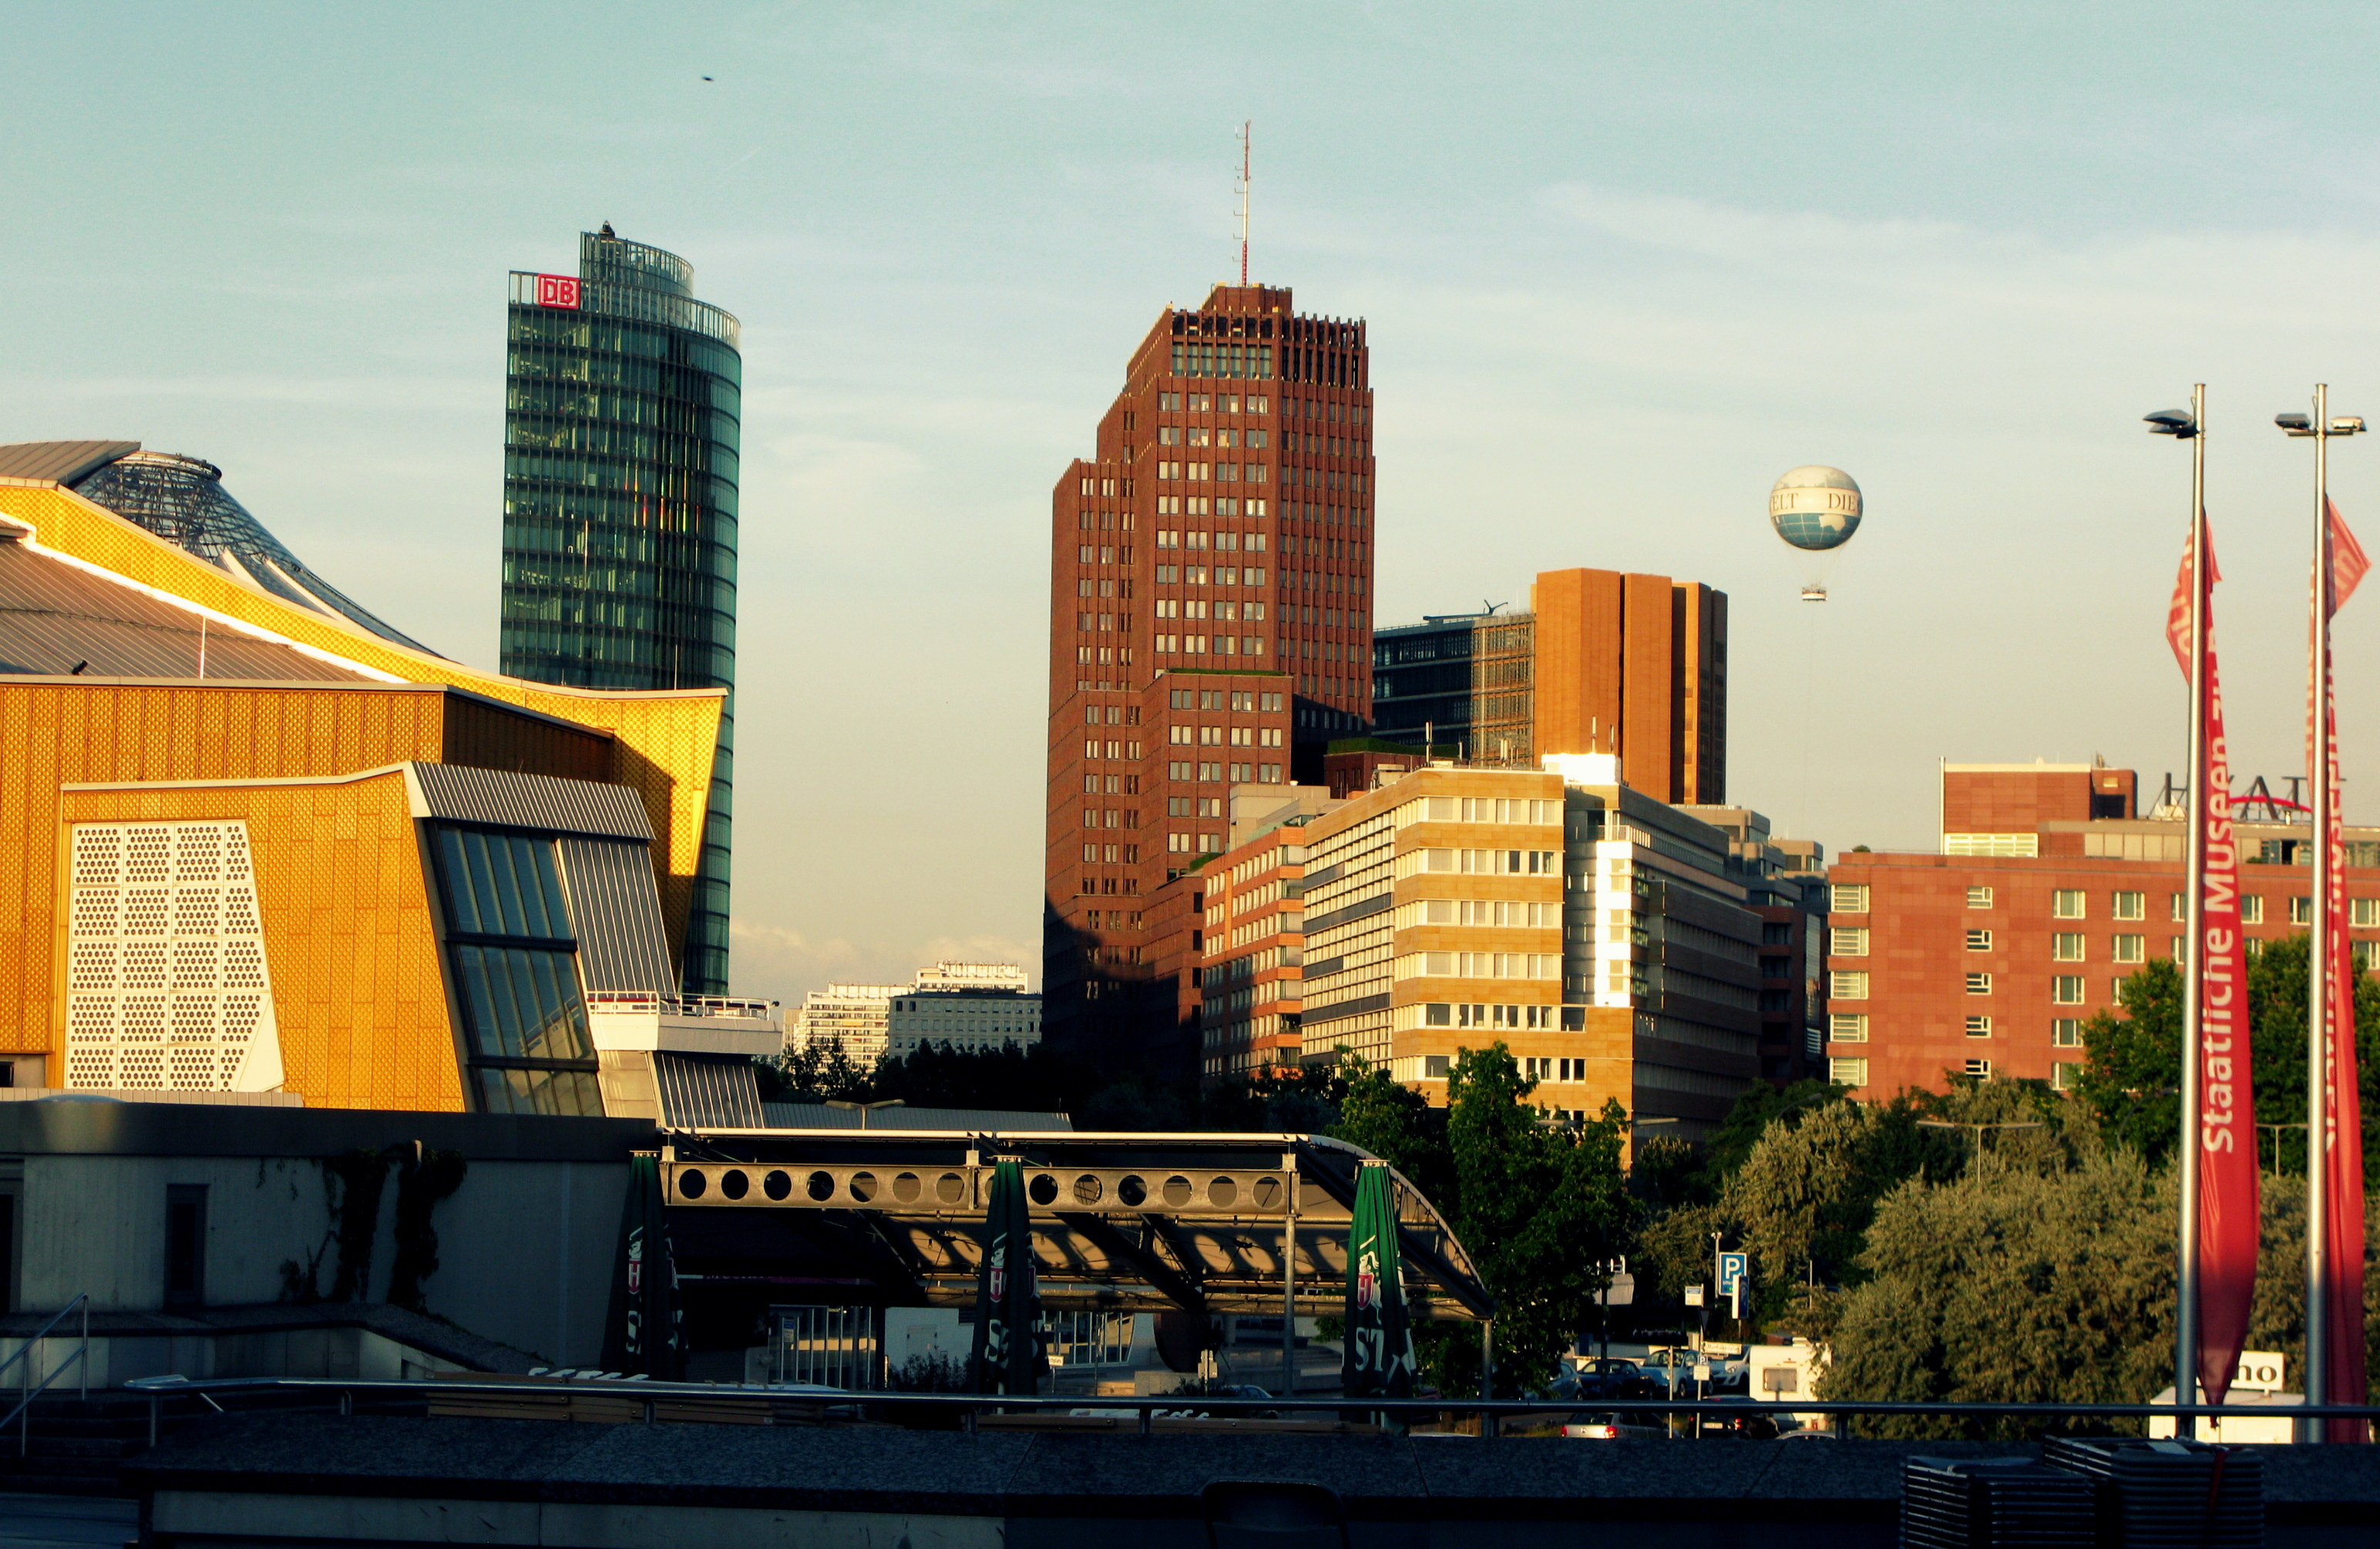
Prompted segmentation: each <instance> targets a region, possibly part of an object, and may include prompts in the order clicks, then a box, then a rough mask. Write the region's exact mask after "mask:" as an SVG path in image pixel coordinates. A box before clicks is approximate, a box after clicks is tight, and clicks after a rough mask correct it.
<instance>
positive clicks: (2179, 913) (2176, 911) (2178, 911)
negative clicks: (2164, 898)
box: [2168, 893, 2190, 925]
mask: <svg viewBox="0 0 2380 1549" xmlns="http://www.w3.org/2000/svg"><path fill="white" fill-rule="evenodd" d="M2168 897H2170V898H2171V899H2172V900H2173V922H2174V924H2176V925H2180V923H2181V922H2182V921H2184V920H2186V919H2188V918H2189V917H2190V915H2189V914H2188V912H2187V911H2186V910H2185V909H2184V907H2183V905H2182V902H2181V895H2180V893H2172V894H2168Z"/></svg>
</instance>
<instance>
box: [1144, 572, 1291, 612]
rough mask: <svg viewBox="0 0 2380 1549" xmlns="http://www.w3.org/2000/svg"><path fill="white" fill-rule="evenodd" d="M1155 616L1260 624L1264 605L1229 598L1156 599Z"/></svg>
mask: <svg viewBox="0 0 2380 1549" xmlns="http://www.w3.org/2000/svg"><path fill="white" fill-rule="evenodd" d="M1259 574H1261V573H1259ZM1157 616H1158V617H1159V618H1160V619H1208V618H1212V619H1220V620H1222V621H1223V622H1224V623H1231V622H1233V620H1236V619H1243V618H1244V619H1245V620H1247V621H1248V623H1264V616H1265V605H1264V604H1263V603H1261V602H1235V601H1233V600H1232V599H1230V598H1217V599H1207V598H1203V597H1186V598H1172V597H1160V598H1159V599H1157Z"/></svg>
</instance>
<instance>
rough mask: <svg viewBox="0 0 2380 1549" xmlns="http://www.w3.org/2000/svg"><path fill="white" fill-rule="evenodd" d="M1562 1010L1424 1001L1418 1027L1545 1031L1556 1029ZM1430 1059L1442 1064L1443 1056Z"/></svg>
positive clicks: (1553, 1007)
mask: <svg viewBox="0 0 2380 1549" xmlns="http://www.w3.org/2000/svg"><path fill="white" fill-rule="evenodd" d="M1561 1010H1562V1009H1561V1008H1560V1006H1483V1005H1477V1004H1465V1003H1464V1002H1463V1001H1459V1000H1458V1001H1452V1002H1449V1001H1444V1000H1431V1001H1426V1002H1424V1004H1423V1006H1422V1009H1421V1024H1422V1025H1423V1026H1424V1027H1516V1028H1520V1029H1523V1030H1524V1031H1525V1030H1527V1029H1531V1028H1536V1029H1546V1028H1551V1027H1553V1026H1555V1025H1556V1024H1557V1023H1559V1022H1560V1020H1561V1015H1560V1013H1561ZM1432 1058H1433V1059H1436V1060H1439V1061H1443V1060H1444V1059H1445V1058H1446V1057H1445V1056H1443V1055H1436V1056H1433V1057H1432ZM1430 1073H1431V1074H1433V1075H1444V1074H1445V1073H1446V1071H1444V1070H1438V1071H1431V1072H1430Z"/></svg>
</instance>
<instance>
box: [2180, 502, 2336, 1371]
mask: <svg viewBox="0 0 2380 1549" xmlns="http://www.w3.org/2000/svg"><path fill="white" fill-rule="evenodd" d="M2214 549H2215V546H2214V543H2213V542H2212V541H2211V540H2210V541H2209V542H2208V544H2207V565H2206V572H2207V574H2206V575H2205V576H2204V579H2201V578H2200V577H2198V576H2197V575H2193V571H2194V570H2195V568H2196V567H2195V566H2193V565H2192V563H2191V559H2190V557H2189V556H2187V555H2185V556H2184V558H2183V560H2182V568H2181V587H2180V592H2181V595H2180V640H2179V642H2178V643H2179V645H2180V648H2181V653H2182V660H2183V663H2184V671H2185V672H2187V671H2188V663H2189V660H2190V654H2189V647H2190V599H2191V588H2192V586H2197V587H2201V588H2202V589H2201V590H2200V591H2199V593H2198V600H2199V605H2200V607H2201V608H2202V609H2204V621H2205V642H2204V644H2205V656H2204V661H2203V663H2202V664H2201V665H2202V667H2203V669H2204V676H2203V677H2201V678H2199V679H2197V681H2198V682H2199V684H2201V685H2202V686H2201V688H2200V692H2199V693H2198V695H2197V696H2196V698H2197V699H2198V703H2197V705H2196V706H2194V707H2193V708H2194V710H2195V712H2196V713H2197V714H2198V715H2199V716H2201V717H2202V718H2203V722H2202V724H2203V730H2204V744H2205V749H2206V753H2205V758H2204V763H2203V765H2202V767H2201V768H2197V769H2195V770H2192V778H2193V779H2194V780H2196V781H2198V782H2199V783H2198V788H2199V790H2200V791H2201V792H2203V793H2204V800H2203V801H2202V802H2201V804H2200V807H2201V811H2202V813H2203V819H2202V820H2203V821H2204V825H2205V851H2206V865H2205V869H2204V874H2203V875H2201V876H2200V877H2196V878H2194V879H2193V885H2194V886H2195V887H2196V888H2197V889H2198V891H2199V899H2200V903H2199V938H2198V940H2197V942H2196V943H2195V953H2194V955H2195V956H2196V958H2197V963H2196V967H2197V970H2198V981H2199V991H2198V1026H2197V1028H2196V1029H2194V1030H2193V1031H2194V1036H2193V1037H2192V1040H2191V1042H2192V1048H2191V1049H2190V1050H2186V1051H2184V1056H2183V1057H2184V1058H2185V1059H2189V1058H2193V1057H2194V1058H2195V1059H2197V1061H2198V1092H2199V1121H2198V1134H2197V1137H2196V1140H2197V1144H2198V1149H2199V1162H2198V1167H2199V1177H2198V1381H2199V1386H2201V1387H2202V1388H2204V1391H2205V1394H2206V1401H2207V1402H2209V1403H2215V1404H2219V1403H2221V1402H2222V1401H2223V1398H2224V1395H2225V1394H2226V1393H2228V1391H2229V1390H2230V1387H2231V1376H2232V1374H2233V1372H2234V1371H2235V1370H2236V1369H2237V1368H2238V1366H2239V1363H2240V1348H2241V1347H2242V1346H2243V1345H2245V1344H2246V1343H2247V1339H2248V1313H2249V1307H2250V1304H2251V1303H2252V1302H2253V1301H2254V1299H2255V1292H2256V1253H2257V1248H2258V1246H2259V1244H2260V1240H2261V1235H2262V1233H2261V1226H2260V1222H2259V1220H2258V1218H2257V1208H2258V1202H2257V1192H2258V1190H2257V1176H2256V1174H2257V1162H2256V1145H2255V1134H2256V1111H2255V1088H2254V1086H2253V1076H2252V1072H2251V1070H2250V1066H2249V1057H2248V1039H2249V1032H2250V1024H2249V1021H2248V974H2247V959H2246V952H2245V950H2244V948H2243V947H2242V945H2241V942H2240V853H2239V841H2238V839H2237V838H2236V837H2235V835H2234V834H2233V832H2232V818H2231V756H2230V751H2229V748H2228V744H2226V742H2225V740H2224V731H2223V688H2222V684H2221V682H2220V680H2219V678H2218V677H2217V675H2216V666H2215V597H2214V591H2215V587H2214V582H2215V581H2216V579H2219V576H2218V575H2216V570H2215V564H2214ZM2170 633H2171V629H2170V626H2168V634H2170ZM2359 1262H2360V1261H2359Z"/></svg>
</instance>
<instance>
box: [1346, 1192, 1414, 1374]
mask: <svg viewBox="0 0 2380 1549" xmlns="http://www.w3.org/2000/svg"><path fill="white" fill-rule="evenodd" d="M1419 1366H1420V1363H1419V1362H1418V1361H1415V1359H1414V1348H1413V1328H1412V1325H1411V1321H1410V1319H1409V1318H1408V1316H1407V1314H1406V1312H1405V1291H1404V1279H1403V1275H1402V1273H1401V1272H1400V1266H1399V1263H1398V1253H1397V1200H1396V1181H1395V1180H1394V1179H1393V1178H1392V1177H1391V1176H1390V1172H1389V1166H1388V1164H1387V1163H1386V1162H1366V1163H1365V1164H1364V1166H1363V1169H1362V1171H1361V1172H1359V1173H1358V1174H1357V1175H1356V1178H1355V1210H1354V1218H1353V1219H1352V1220H1350V1221H1349V1222H1348V1225H1347V1338H1346V1348H1345V1353H1344V1354H1343V1355H1342V1356H1341V1357H1340V1362H1339V1379H1340V1382H1341V1384H1342V1387H1343V1390H1344V1391H1345V1393H1346V1395H1347V1397H1349V1398H1411V1397H1412V1396H1413V1385H1414V1374H1415V1372H1416V1371H1417V1370H1418V1369H1419Z"/></svg>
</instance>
